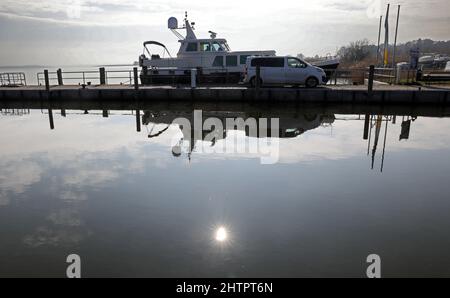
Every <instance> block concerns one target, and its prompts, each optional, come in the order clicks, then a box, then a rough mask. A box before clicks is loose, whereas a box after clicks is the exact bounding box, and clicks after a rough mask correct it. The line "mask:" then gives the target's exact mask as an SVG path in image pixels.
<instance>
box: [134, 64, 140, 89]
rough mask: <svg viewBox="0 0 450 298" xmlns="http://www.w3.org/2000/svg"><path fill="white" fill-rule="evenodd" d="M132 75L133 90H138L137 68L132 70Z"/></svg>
mask: <svg viewBox="0 0 450 298" xmlns="http://www.w3.org/2000/svg"><path fill="white" fill-rule="evenodd" d="M133 74H134V90H138V89H139V80H138V69H137V67H134V68H133Z"/></svg>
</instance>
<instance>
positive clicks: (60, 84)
mask: <svg viewBox="0 0 450 298" xmlns="http://www.w3.org/2000/svg"><path fill="white" fill-rule="evenodd" d="M56 75H57V76H58V85H59V86H62V85H64V84H63V77H62V70H61V68H59V69H58V70H57V71H56Z"/></svg>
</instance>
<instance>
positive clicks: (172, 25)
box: [168, 11, 197, 40]
mask: <svg viewBox="0 0 450 298" xmlns="http://www.w3.org/2000/svg"><path fill="white" fill-rule="evenodd" d="M194 26H195V23H194V22H192V23H190V22H189V21H188V14H187V11H186V12H185V14H184V25H183V27H179V26H178V20H177V19H176V18H175V17H171V18H169V21H168V27H169V29H170V31H172V33H173V34H174V35H175V36H176V37H177V38H178V39H179V40H185V39H197V37H196V36H195V33H194V30H195V28H194ZM177 30H186V37H184V36H183V35H182V34H181V33H180V32H178V31H177Z"/></svg>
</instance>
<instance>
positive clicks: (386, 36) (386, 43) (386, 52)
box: [383, 4, 391, 68]
mask: <svg viewBox="0 0 450 298" xmlns="http://www.w3.org/2000/svg"><path fill="white" fill-rule="evenodd" d="M390 6H391V5H390V4H388V5H387V11H386V18H385V20H384V29H385V32H384V57H383V58H384V67H385V68H386V67H387V66H388V65H389V56H388V55H389V8H390Z"/></svg>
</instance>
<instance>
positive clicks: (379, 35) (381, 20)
mask: <svg viewBox="0 0 450 298" xmlns="http://www.w3.org/2000/svg"><path fill="white" fill-rule="evenodd" d="M382 22H383V16H380V26H379V27H378V46H377V63H376V64H375V65H376V66H377V67H378V60H379V58H380V39H381V23H382Z"/></svg>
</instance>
